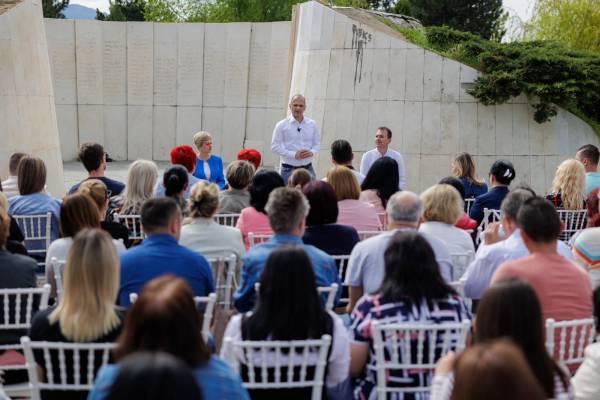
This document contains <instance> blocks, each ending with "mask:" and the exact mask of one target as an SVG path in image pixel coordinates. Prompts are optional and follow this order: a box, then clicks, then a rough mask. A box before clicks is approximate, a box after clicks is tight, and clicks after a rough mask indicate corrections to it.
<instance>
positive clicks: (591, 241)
mask: <svg viewBox="0 0 600 400" xmlns="http://www.w3.org/2000/svg"><path fill="white" fill-rule="evenodd" d="M598 190H599V189H594V190H593V191H592V192H591V193H590V196H589V197H591V196H592V193H594V192H596V196H597V192H598ZM597 204H598V201H597V200H596V207H597ZM599 217H600V216H599V215H598V214H596V215H595V216H594V217H592V218H591V219H590V220H591V221H593V223H594V224H598V223H599V222H600V218H599ZM572 249H573V255H574V257H575V261H577V262H578V263H579V264H580V265H581V266H583V267H584V268H585V269H586V270H587V271H588V275H589V277H590V281H591V282H592V288H594V289H595V288H596V287H598V286H600V227H597V226H596V225H591V226H590V225H588V228H587V229H584V230H583V231H581V232H580V233H579V234H578V235H577V237H576V238H575V241H574V243H573V247H572Z"/></svg>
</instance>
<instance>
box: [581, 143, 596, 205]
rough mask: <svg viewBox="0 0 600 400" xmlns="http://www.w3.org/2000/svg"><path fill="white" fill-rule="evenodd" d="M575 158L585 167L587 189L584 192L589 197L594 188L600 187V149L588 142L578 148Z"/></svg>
mask: <svg viewBox="0 0 600 400" xmlns="http://www.w3.org/2000/svg"><path fill="white" fill-rule="evenodd" d="M575 159H576V160H577V161H579V162H580V163H582V164H583V167H584V168H585V191H584V193H583V194H584V196H585V197H587V196H588V194H590V192H591V191H592V190H594V189H596V188H598V187H600V172H598V161H600V151H598V148H597V147H596V146H594V145H593V144H586V145H584V146H581V147H580V148H579V150H577V154H575Z"/></svg>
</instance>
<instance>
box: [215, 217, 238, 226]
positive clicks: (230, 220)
mask: <svg viewBox="0 0 600 400" xmlns="http://www.w3.org/2000/svg"><path fill="white" fill-rule="evenodd" d="M213 218H214V220H215V221H216V222H217V224H219V225H225V226H231V227H235V225H236V224H237V220H238V219H239V218H240V214H215V215H214V217H213Z"/></svg>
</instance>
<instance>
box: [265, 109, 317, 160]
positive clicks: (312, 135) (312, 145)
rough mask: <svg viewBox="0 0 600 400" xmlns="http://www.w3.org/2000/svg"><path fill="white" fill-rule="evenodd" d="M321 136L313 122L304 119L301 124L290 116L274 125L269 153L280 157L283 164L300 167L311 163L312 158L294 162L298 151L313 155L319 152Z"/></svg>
mask: <svg viewBox="0 0 600 400" xmlns="http://www.w3.org/2000/svg"><path fill="white" fill-rule="evenodd" d="M320 147H321V135H320V134H319V128H318V127H317V124H316V123H315V121H313V120H312V119H310V118H307V117H304V119H302V122H300V123H299V122H298V121H296V119H294V117H293V116H292V115H290V116H289V117H287V118H286V119H284V120H281V121H279V122H278V123H277V125H275V129H274V130H273V139H272V140H271V151H272V152H273V153H275V154H277V155H278V156H279V157H281V162H282V163H283V164H289V165H293V166H295V167H301V166H303V165H308V164H310V163H311V162H312V159H313V158H312V157H309V158H305V159H303V160H296V152H298V150H310V151H311V152H312V153H313V155H314V154H317V153H318V152H319V149H320Z"/></svg>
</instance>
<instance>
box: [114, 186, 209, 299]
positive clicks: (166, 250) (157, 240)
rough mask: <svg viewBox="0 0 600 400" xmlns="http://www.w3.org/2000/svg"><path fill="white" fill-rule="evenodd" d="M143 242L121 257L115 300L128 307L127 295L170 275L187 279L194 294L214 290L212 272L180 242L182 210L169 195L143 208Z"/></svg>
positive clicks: (205, 262) (205, 293)
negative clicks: (119, 281)
mask: <svg viewBox="0 0 600 400" xmlns="http://www.w3.org/2000/svg"><path fill="white" fill-rule="evenodd" d="M141 219H142V228H143V229H144V232H145V233H146V235H148V236H147V237H146V238H145V239H144V241H143V242H142V244H140V245H139V246H136V247H133V248H131V249H129V250H128V251H126V252H125V253H124V254H123V255H122V256H121V287H120V289H119V298H118V303H119V304H120V305H123V306H129V294H130V293H139V292H140V290H141V288H142V287H143V286H144V285H145V284H146V282H148V281H150V280H152V279H154V278H156V277H157V276H161V275H165V274H172V275H175V276H179V277H181V278H183V279H185V280H186V282H187V283H188V284H189V285H190V286H191V288H192V290H193V292H194V296H207V295H208V294H210V293H212V292H214V289H215V288H214V284H213V279H212V272H211V269H210V266H209V265H208V262H207V261H206V259H205V258H204V257H202V256H201V255H199V254H197V253H195V252H193V251H191V250H189V249H187V248H185V247H183V246H181V245H179V244H178V243H177V241H178V240H179V235H180V232H181V211H180V209H179V207H178V206H177V203H175V201H174V200H173V199H170V198H159V199H150V200H148V201H146V202H145V203H144V205H143V207H142V214H141Z"/></svg>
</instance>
